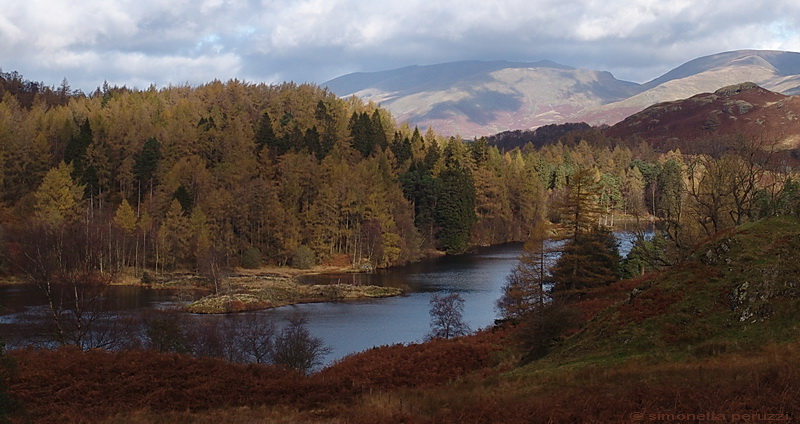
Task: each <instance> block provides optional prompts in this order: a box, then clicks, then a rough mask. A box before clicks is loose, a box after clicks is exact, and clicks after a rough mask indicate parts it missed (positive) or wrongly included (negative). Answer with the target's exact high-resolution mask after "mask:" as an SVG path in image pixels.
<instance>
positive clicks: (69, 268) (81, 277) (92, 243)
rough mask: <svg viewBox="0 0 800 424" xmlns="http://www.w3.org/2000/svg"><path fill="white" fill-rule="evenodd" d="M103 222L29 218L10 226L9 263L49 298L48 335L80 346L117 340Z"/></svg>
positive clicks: (106, 344)
mask: <svg viewBox="0 0 800 424" xmlns="http://www.w3.org/2000/svg"><path fill="white" fill-rule="evenodd" d="M107 237H108V231H107V228H106V226H104V225H101V224H95V223H93V222H90V221H89V220H88V219H87V220H86V221H84V222H75V223H69V224H64V225H61V226H58V227H51V226H46V225H37V224H35V223H29V224H28V225H27V226H25V227H19V228H16V229H14V230H13V231H9V239H10V241H11V245H12V252H13V254H12V255H11V256H12V262H13V264H14V266H15V268H16V270H17V272H19V273H20V274H22V275H23V276H24V277H25V278H27V279H28V280H29V281H30V282H31V283H33V284H34V285H35V286H36V287H37V288H38V289H39V290H40V291H41V292H42V294H43V295H44V296H45V298H46V300H47V306H48V309H47V314H48V319H47V321H48V322H49V327H50V331H49V333H50V339H51V341H55V342H56V343H59V344H61V345H67V344H72V345H77V346H80V347H82V348H85V349H88V348H95V347H103V348H113V347H116V345H117V344H118V343H119V342H120V341H121V340H120V334H119V333H118V332H117V331H116V330H117V329H118V328H117V327H118V324H120V323H121V322H122V321H120V320H115V319H113V318H114V317H113V313H112V312H111V308H110V305H109V297H108V296H107V294H108V288H109V285H110V284H111V282H112V281H113V280H114V278H115V275H114V273H113V269H114V268H113V267H109V266H107V265H108V264H107V263H106V261H108V260H109V257H108V255H106V254H105V253H106V252H105V251H104V247H105V243H104V241H105V240H106V239H107Z"/></svg>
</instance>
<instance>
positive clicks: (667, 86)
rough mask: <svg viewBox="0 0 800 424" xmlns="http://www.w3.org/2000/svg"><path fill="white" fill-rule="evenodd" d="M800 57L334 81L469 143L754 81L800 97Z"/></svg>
mask: <svg viewBox="0 0 800 424" xmlns="http://www.w3.org/2000/svg"><path fill="white" fill-rule="evenodd" d="M799 74H800V53H795V52H783V51H768V50H738V51H732V52H725V53H719V54H715V55H710V56H705V57H701V58H697V59H694V60H691V61H689V62H687V63H685V64H683V65H681V66H679V67H677V68H675V69H673V70H671V71H669V72H667V73H665V74H664V75H662V76H660V77H658V78H656V79H654V80H652V81H650V82H647V83H645V84H637V83H633V82H627V81H621V80H618V79H616V78H614V76H613V75H612V74H610V73H608V72H603V71H596V70H587V69H575V68H571V67H568V66H564V65H559V64H555V63H553V62H548V61H542V62H533V63H511V62H453V63H445V64H437V65H429V66H412V67H406V68H400V69H395V70H390V71H383V72H365V73H355V74H348V75H344V76H342V77H339V78H336V79H333V80H331V81H328V82H326V83H325V84H323V85H325V86H327V87H328V88H330V89H331V90H332V91H333V92H334V93H336V94H337V95H339V96H344V97H348V96H351V95H355V96H358V97H361V98H363V99H364V100H367V101H374V102H378V103H380V104H381V105H382V106H383V107H385V108H386V109H388V110H389V111H391V112H392V114H393V115H394V116H395V117H396V118H397V119H398V120H399V121H401V122H402V121H408V122H409V123H410V124H411V125H412V126H414V125H417V126H420V127H423V128H424V127H427V126H432V127H433V128H434V129H436V130H437V131H438V132H441V133H443V134H445V135H456V134H460V135H461V136H463V137H464V138H472V137H476V136H478V137H479V136H485V135H491V134H495V133H498V132H501V131H513V130H527V129H531V128H534V127H538V126H542V125H548V124H562V123H566V122H580V121H584V122H587V123H589V124H592V125H602V124H607V125H613V124H615V123H617V122H619V121H622V120H623V119H624V118H625V117H627V116H629V115H631V114H634V113H636V112H639V111H641V110H642V109H644V108H646V107H648V106H650V105H653V104H656V103H661V102H667V101H673V100H678V99H683V98H687V97H690V96H693V95H695V94H698V93H703V92H713V91H715V90H717V89H719V88H720V87H724V86H728V85H734V84H739V83H742V82H745V81H752V82H754V83H756V84H758V85H760V86H762V87H764V88H766V89H768V90H772V91H776V92H780V93H783V94H787V95H791V94H796V93H798V92H800V75H799Z"/></svg>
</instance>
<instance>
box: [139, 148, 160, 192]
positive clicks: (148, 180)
mask: <svg viewBox="0 0 800 424" xmlns="http://www.w3.org/2000/svg"><path fill="white" fill-rule="evenodd" d="M160 160H161V143H159V142H158V140H156V138H155V137H150V138H148V139H147V141H145V143H144V146H142V150H141V151H140V152H139V154H138V155H136V157H135V159H134V165H133V172H134V174H135V175H136V179H137V181H138V182H139V188H146V187H147V186H148V185H149V186H150V188H151V189H152V187H153V185H154V183H155V177H156V169H157V168H158V163H159V161H160Z"/></svg>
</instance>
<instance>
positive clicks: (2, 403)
mask: <svg viewBox="0 0 800 424" xmlns="http://www.w3.org/2000/svg"><path fill="white" fill-rule="evenodd" d="M13 371H14V363H13V362H12V360H11V358H9V357H8V356H7V355H6V348H5V345H4V344H3V342H2V341H0V423H7V422H10V421H9V418H10V417H11V415H12V414H13V413H14V412H15V411H17V410H18V409H19V404H18V403H17V401H16V400H14V398H12V397H11V394H10V393H9V391H8V384H9V380H10V379H11V374H12V373H13Z"/></svg>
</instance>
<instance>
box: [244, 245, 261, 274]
mask: <svg viewBox="0 0 800 424" xmlns="http://www.w3.org/2000/svg"><path fill="white" fill-rule="evenodd" d="M240 265H241V266H242V268H245V269H256V268H258V267H260V266H261V251H260V250H258V248H256V247H250V248H249V249H247V250H245V251H244V252H243V253H242V263H241V264H240Z"/></svg>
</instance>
